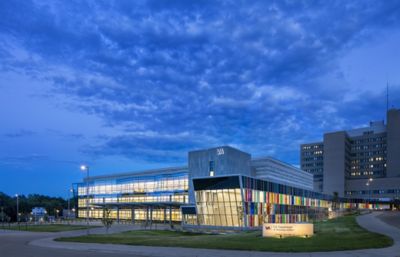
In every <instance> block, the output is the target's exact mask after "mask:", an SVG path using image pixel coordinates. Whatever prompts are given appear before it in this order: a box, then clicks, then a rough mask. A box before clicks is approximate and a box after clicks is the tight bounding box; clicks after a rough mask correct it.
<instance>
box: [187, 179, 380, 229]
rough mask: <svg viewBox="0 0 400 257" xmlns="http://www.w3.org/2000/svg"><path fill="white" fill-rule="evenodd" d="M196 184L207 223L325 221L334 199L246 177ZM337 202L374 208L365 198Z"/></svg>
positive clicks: (241, 224)
mask: <svg viewBox="0 0 400 257" xmlns="http://www.w3.org/2000/svg"><path fill="white" fill-rule="evenodd" d="M193 185H194V190H195V196H196V208H197V222H198V224H199V225H205V226H217V227H248V228H252V227H259V226H261V225H262V224H263V223H297V222H309V221H313V220H322V219H326V218H328V214H329V209H330V208H332V202H333V196H330V195H325V194H321V193H317V192H313V191H309V190H305V189H300V188H295V187H291V186H286V185H282V184H277V183H273V182H269V181H264V180H260V179H254V178H250V177H246V176H229V177H213V178H203V179H194V180H193ZM337 201H338V204H337V206H338V208H339V209H357V208H359V209H364V208H373V207H374V206H373V205H372V204H369V203H365V202H364V201H362V200H355V199H345V198H338V199H337ZM375 207H376V206H375Z"/></svg>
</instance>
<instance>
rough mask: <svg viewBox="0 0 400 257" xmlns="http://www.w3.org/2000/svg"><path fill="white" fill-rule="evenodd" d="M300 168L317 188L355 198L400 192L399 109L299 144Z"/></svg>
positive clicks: (376, 196) (393, 196) (395, 195)
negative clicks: (312, 141)
mask: <svg viewBox="0 0 400 257" xmlns="http://www.w3.org/2000/svg"><path fill="white" fill-rule="evenodd" d="M300 160H301V168H302V169H303V170H304V171H307V172H309V173H311V174H313V175H314V189H315V190H316V191H319V192H323V193H327V194H332V193H333V192H337V193H338V194H339V195H340V196H345V197H356V198H371V197H372V198H391V199H394V198H399V196H400V110H398V109H390V110H388V112H387V124H385V123H384V121H374V122H370V124H369V126H368V127H363V128H357V129H352V130H347V131H336V132H330V133H326V134H324V136H323V141H322V142H316V143H307V144H303V145H301V146H300Z"/></svg>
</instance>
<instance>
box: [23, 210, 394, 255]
mask: <svg viewBox="0 0 400 257" xmlns="http://www.w3.org/2000/svg"><path fill="white" fill-rule="evenodd" d="M379 214H380V213H372V214H368V215H363V216H359V217H358V218H357V222H358V223H359V224H360V225H361V226H362V227H364V228H366V229H368V230H370V231H373V232H377V233H381V234H385V235H388V236H390V237H392V238H393V239H394V241H395V243H394V245H393V246H391V247H388V248H381V249H367V250H354V251H337V252H314V253H275V252H255V251H231V250H214V249H194V248H179V247H152V246H151V247H150V246H129V245H111V244H84V243H66V242H55V241H53V239H54V238H55V237H60V236H75V235H77V231H71V232H70V235H66V234H65V233H63V234H62V235H60V234H58V235H57V236H54V237H51V238H44V239H39V240H34V241H31V242H30V245H35V246H41V247H51V248H58V249H69V250H82V251H98V252H107V253H124V254H127V255H131V254H132V255H140V256H153V257H154V256H160V257H188V256H196V257H209V256H213V257H223V256H229V257H249V256H250V257H261V256H263V257H265V256H271V257H275V256H276V257H278V256H288V255H289V256H295V257H319V256H322V257H333V256H343V257H356V256H357V257H358V256H363V257H364V256H366V257H378V256H379V257H382V256H384V257H400V230H399V229H397V228H395V227H393V226H390V225H388V224H386V223H384V222H383V221H381V220H379V219H378V218H377V216H378V215H379ZM118 229H119V230H120V231H123V230H124V229H123V228H122V227H121V228H115V230H114V231H113V232H116V231H118ZM136 229H137V228H136ZM126 230H130V229H128V228H127V229H126ZM80 232H81V233H82V232H83V234H85V232H84V231H80ZM93 232H95V231H93Z"/></svg>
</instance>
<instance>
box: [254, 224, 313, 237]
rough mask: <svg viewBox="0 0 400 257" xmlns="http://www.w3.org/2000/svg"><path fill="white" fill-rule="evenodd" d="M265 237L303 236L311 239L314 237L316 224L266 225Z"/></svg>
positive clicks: (264, 226) (263, 233)
mask: <svg viewBox="0 0 400 257" xmlns="http://www.w3.org/2000/svg"><path fill="white" fill-rule="evenodd" d="M262 235H263V237H279V238H280V237H288V236H301V237H310V236H313V235H314V224H312V223H288V224H280V223H264V225H263V231H262Z"/></svg>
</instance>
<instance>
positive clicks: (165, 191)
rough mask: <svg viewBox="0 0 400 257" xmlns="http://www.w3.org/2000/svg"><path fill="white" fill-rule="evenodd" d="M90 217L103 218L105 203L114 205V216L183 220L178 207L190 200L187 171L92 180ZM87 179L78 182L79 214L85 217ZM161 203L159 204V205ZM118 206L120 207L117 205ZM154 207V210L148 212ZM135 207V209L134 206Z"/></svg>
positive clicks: (90, 185)
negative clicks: (170, 204) (171, 206)
mask: <svg viewBox="0 0 400 257" xmlns="http://www.w3.org/2000/svg"><path fill="white" fill-rule="evenodd" d="M88 184H89V187H88V188H89V192H88V195H89V207H90V209H89V218H102V217H103V212H104V210H103V209H104V208H103V206H104V205H109V206H114V207H113V209H112V210H111V217H113V218H116V219H117V218H118V219H121V220H124V219H126V220H131V219H132V218H134V219H135V220H148V219H149V215H151V219H152V220H159V221H163V220H169V218H170V212H171V219H172V221H180V220H181V212H180V209H179V207H175V208H168V206H169V205H168V203H175V206H176V205H177V204H178V206H179V204H182V205H183V204H186V203H188V200H189V199H188V190H189V181H188V173H187V172H178V173H173V174H157V175H147V176H131V177H124V178H118V177H114V178H113V177H107V178H104V179H93V180H89V183H88ZM86 192H87V183H86V182H84V183H80V184H78V185H77V196H78V207H79V209H78V217H80V218H85V217H86V206H87V205H86V202H87V194H86ZM158 204H159V205H158ZM116 206H118V208H117V207H116ZM149 208H151V214H149ZM133 209H134V210H133Z"/></svg>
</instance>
